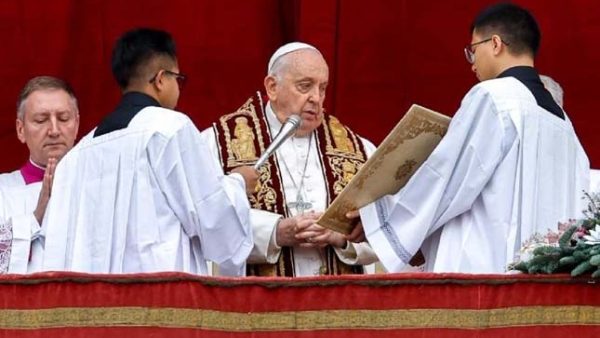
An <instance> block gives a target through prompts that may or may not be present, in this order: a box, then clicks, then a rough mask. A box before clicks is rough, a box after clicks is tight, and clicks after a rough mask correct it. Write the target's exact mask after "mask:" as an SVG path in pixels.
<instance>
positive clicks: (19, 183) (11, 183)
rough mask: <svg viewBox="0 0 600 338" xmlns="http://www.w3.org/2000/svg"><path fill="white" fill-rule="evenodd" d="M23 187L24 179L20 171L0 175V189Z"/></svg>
mask: <svg viewBox="0 0 600 338" xmlns="http://www.w3.org/2000/svg"><path fill="white" fill-rule="evenodd" d="M24 186H25V179H24V178H23V174H21V170H19V169H17V170H15V171H12V172H9V173H5V174H0V188H3V189H4V188H15V187H17V188H20V187H24Z"/></svg>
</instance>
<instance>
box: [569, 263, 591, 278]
mask: <svg viewBox="0 0 600 338" xmlns="http://www.w3.org/2000/svg"><path fill="white" fill-rule="evenodd" d="M594 268H595V266H593V265H592V264H590V262H588V261H585V262H581V264H579V265H577V267H576V268H575V269H573V271H571V276H572V277H576V276H579V275H582V274H584V273H586V272H591V271H592V270H594Z"/></svg>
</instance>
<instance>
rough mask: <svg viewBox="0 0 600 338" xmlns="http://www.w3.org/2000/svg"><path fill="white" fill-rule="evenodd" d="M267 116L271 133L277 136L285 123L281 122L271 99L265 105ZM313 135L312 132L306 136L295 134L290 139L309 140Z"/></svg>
mask: <svg viewBox="0 0 600 338" xmlns="http://www.w3.org/2000/svg"><path fill="white" fill-rule="evenodd" d="M265 116H266V117H267V122H268V123H269V129H270V130H271V135H272V137H275V136H276V135H277V133H278V132H279V129H281V126H282V125H283V124H282V123H281V122H279V119H278V118H277V115H275V111H274V110H273V107H272V106H271V101H268V102H267V104H266V105H265ZM311 135H312V133H310V134H308V135H306V136H302V137H297V136H295V135H294V136H292V137H291V138H290V139H295V140H306V141H308V140H309V138H310V136H311Z"/></svg>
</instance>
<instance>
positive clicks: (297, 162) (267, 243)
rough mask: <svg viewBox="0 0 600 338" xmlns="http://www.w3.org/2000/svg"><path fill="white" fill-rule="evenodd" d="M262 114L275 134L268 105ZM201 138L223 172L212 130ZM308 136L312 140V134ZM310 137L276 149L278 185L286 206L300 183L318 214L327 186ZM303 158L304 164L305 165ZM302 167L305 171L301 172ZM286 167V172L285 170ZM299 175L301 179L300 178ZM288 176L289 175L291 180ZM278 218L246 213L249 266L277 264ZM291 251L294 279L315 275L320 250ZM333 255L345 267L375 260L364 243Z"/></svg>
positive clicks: (370, 150)
mask: <svg viewBox="0 0 600 338" xmlns="http://www.w3.org/2000/svg"><path fill="white" fill-rule="evenodd" d="M265 114H266V117H267V119H268V122H269V126H270V129H271V130H270V131H271V135H277V133H278V131H279V129H280V128H281V123H280V122H279V120H277V117H276V116H275V113H274V112H273V110H272V108H271V105H270V103H267V105H266V109H265ZM202 136H203V138H204V140H205V142H206V143H207V144H208V145H209V147H210V148H211V154H212V158H213V162H214V166H215V167H216V168H219V170H221V172H222V170H223V169H222V167H221V164H220V160H219V147H218V145H217V141H216V137H215V133H214V130H213V128H208V129H206V130H204V131H203V132H202ZM310 137H313V138H314V135H312V136H310ZM310 137H308V136H307V137H291V138H290V139H288V140H287V141H285V142H284V143H283V144H282V145H281V146H280V147H279V148H278V150H277V152H276V154H277V159H278V161H279V164H280V165H279V167H280V173H281V177H282V181H283V182H282V186H283V190H284V192H285V198H286V201H287V202H288V203H290V202H295V201H296V197H297V196H298V188H299V186H300V182H301V181H302V180H303V183H302V186H303V189H302V197H303V200H304V201H305V202H309V203H311V204H312V208H311V210H313V211H315V212H322V211H324V210H325V209H326V208H327V191H326V189H327V187H326V185H325V184H326V183H325V178H324V176H323V170H322V169H321V159H320V158H319V152H318V150H317V144H316V143H317V142H316V140H315V139H313V140H312V141H310ZM362 142H363V145H364V148H365V151H366V153H367V154H366V155H367V156H370V155H371V154H373V152H374V151H375V146H373V144H372V143H371V142H369V141H367V140H365V139H362ZM309 143H310V153H309ZM307 155H308V163H307V162H306V161H307ZM284 163H285V164H284ZM305 164H306V172H305V173H303V171H304V166H305ZM286 165H287V169H289V172H288V171H287V169H286ZM303 174H304V179H302V175H303ZM290 175H292V176H293V179H292V178H291V177H290ZM292 180H293V181H294V182H292ZM294 183H295V184H294ZM289 209H290V211H291V212H292V215H296V208H294V207H290V208H289ZM281 218H282V215H280V214H276V213H272V212H269V211H264V210H258V209H252V210H251V211H250V222H251V223H252V229H253V235H254V248H253V250H252V253H251V254H250V257H249V258H248V263H249V264H275V263H276V262H277V260H278V259H279V254H280V253H281V247H279V246H278V245H277V243H276V240H275V239H276V232H275V230H276V226H277V223H278V221H279V220H280V219H281ZM293 252H294V268H295V271H294V272H295V276H298V277H299V276H316V275H319V273H320V268H321V266H322V265H323V260H324V253H323V252H322V251H321V250H319V249H314V248H301V247H294V250H293ZM335 252H336V254H337V256H338V257H339V258H340V260H341V261H342V262H344V263H345V264H349V265H368V264H372V263H374V262H376V261H377V256H376V255H375V253H374V252H373V250H372V249H371V247H370V245H368V244H367V243H360V244H354V243H349V245H347V247H346V248H344V249H340V248H335Z"/></svg>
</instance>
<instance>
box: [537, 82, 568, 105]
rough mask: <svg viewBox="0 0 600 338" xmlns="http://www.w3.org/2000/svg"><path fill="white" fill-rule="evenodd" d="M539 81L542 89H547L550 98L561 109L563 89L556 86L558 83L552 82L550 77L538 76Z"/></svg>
mask: <svg viewBox="0 0 600 338" xmlns="http://www.w3.org/2000/svg"><path fill="white" fill-rule="evenodd" d="M540 80H542V83H543V84H544V87H546V89H548V91H549V92H550V94H552V98H553V99H554V101H556V103H557V104H558V105H559V106H560V107H561V108H562V107H563V89H562V87H561V86H560V85H559V84H558V82H556V81H554V79H552V78H551V77H550V76H547V75H540Z"/></svg>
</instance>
